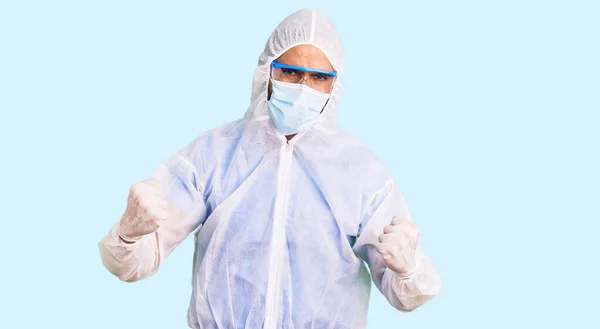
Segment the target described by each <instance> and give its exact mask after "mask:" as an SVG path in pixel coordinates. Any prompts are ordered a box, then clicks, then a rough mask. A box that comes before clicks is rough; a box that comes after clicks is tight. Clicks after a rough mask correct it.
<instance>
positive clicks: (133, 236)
mask: <svg viewBox="0 0 600 329" xmlns="http://www.w3.org/2000/svg"><path fill="white" fill-rule="evenodd" d="M167 207H168V203H167V201H166V200H165V194H164V191H163V189H162V187H161V186H160V183H159V182H158V181H157V180H156V179H154V178H151V179H148V180H144V181H142V182H139V183H137V184H135V185H133V186H132V187H131V189H130V191H129V197H128V199H127V208H126V209H125V213H124V214H123V217H121V220H120V221H119V236H120V237H121V239H122V240H123V241H125V242H129V243H133V242H135V241H137V240H139V239H140V238H141V237H142V236H144V235H146V234H150V233H153V232H155V231H156V230H157V229H158V228H159V226H160V224H161V222H162V221H164V220H166V219H167V217H168V216H169V213H168V211H167Z"/></svg>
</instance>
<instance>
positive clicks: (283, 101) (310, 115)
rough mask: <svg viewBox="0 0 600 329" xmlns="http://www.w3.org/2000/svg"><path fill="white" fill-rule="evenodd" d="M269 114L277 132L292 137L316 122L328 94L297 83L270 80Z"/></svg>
mask: <svg viewBox="0 0 600 329" xmlns="http://www.w3.org/2000/svg"><path fill="white" fill-rule="evenodd" d="M271 83H272V92H271V99H270V100H269V103H268V106H269V114H270V115H271V119H272V120H273V123H274V124H275V127H276V128H277V130H278V131H279V132H280V133H282V134H284V135H293V134H297V133H300V132H303V131H306V130H308V129H310V128H311V127H312V126H314V125H315V124H316V123H317V122H318V120H319V115H320V114H321V111H322V110H323V108H324V107H325V104H326V103H327V100H328V99H329V96H330V95H329V94H326V93H321V92H318V91H316V90H314V89H312V88H310V87H308V86H306V85H303V84H299V83H286V82H281V81H277V80H271Z"/></svg>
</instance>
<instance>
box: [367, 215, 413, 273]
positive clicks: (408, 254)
mask: <svg viewBox="0 0 600 329" xmlns="http://www.w3.org/2000/svg"><path fill="white" fill-rule="evenodd" d="M419 236H420V231H419V227H418V226H417V225H416V224H415V223H413V222H412V221H410V220H409V219H406V218H400V217H394V218H393V219H392V222H391V225H388V226H386V227H384V228H383V234H382V235H380V236H379V242H380V243H379V244H378V245H376V249H377V252H378V253H379V254H380V255H381V256H382V257H383V262H384V263H385V266H387V267H388V268H389V269H391V270H392V271H394V272H395V273H396V275H398V277H400V278H401V279H407V278H410V277H411V276H412V274H413V273H414V271H415V269H416V267H417V257H416V251H417V247H418V246H419V243H420V242H419Z"/></svg>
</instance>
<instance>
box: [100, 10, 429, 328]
mask: <svg viewBox="0 0 600 329" xmlns="http://www.w3.org/2000/svg"><path fill="white" fill-rule="evenodd" d="M298 44H313V45H315V46H317V47H319V48H320V49H321V50H323V52H324V53H325V54H326V55H327V56H328V58H329V59H330V62H331V63H332V65H333V66H334V68H335V69H336V71H337V72H338V73H340V74H342V73H343V60H342V48H341V45H340V42H339V38H338V36H337V33H336V32H335V29H334V28H333V26H332V24H331V23H330V22H329V20H328V19H327V18H326V17H325V16H323V15H322V14H320V13H319V12H317V11H314V10H301V11H299V12H296V13H294V14H292V15H291V16H290V17H288V18H287V19H285V20H284V21H283V22H282V23H281V24H280V26H278V27H277V29H276V30H275V31H274V32H273V34H272V35H271V37H270V38H269V40H268V42H267V45H266V47H265V50H264V52H263V54H262V55H261V56H260V61H259V66H258V68H257V70H256V73H255V76H254V85H253V89H252V90H253V94H252V103H251V106H250V108H249V109H248V110H247V113H246V115H245V117H244V118H243V119H240V120H237V121H235V122H232V123H229V124H226V125H224V126H222V127H219V128H217V129H215V130H212V131H209V132H207V133H205V134H203V135H201V136H199V137H198V138H197V139H196V140H194V141H193V142H191V143H190V144H189V145H187V146H186V147H185V148H183V149H182V150H181V151H180V152H178V153H177V154H176V155H175V156H173V157H172V158H171V159H170V160H168V161H166V162H165V163H164V164H163V165H162V166H161V167H160V169H159V170H158V171H157V173H156V175H155V178H156V179H158V180H159V181H160V182H161V184H162V186H164V188H165V192H166V197H167V201H169V202H171V203H172V204H174V205H175V206H176V207H177V208H179V210H181V212H182V213H185V214H186V216H185V219H184V220H182V221H181V220H180V221H177V222H175V223H173V224H171V225H170V226H169V225H161V227H160V228H159V229H158V230H157V231H156V232H155V233H153V234H150V235H146V236H144V237H143V238H142V239H141V240H140V241H138V242H136V243H135V244H132V245H131V244H129V245H128V244H124V243H122V242H121V241H119V239H118V235H117V232H116V229H115V228H114V227H113V229H111V231H110V232H109V234H108V235H107V236H106V237H105V239H104V240H103V241H102V242H101V243H100V250H101V254H102V258H103V262H104V264H105V266H106V267H107V268H108V269H109V270H110V271H111V272H112V273H114V274H115V275H117V276H119V278H121V279H122V280H125V281H136V280H140V279H143V278H145V277H148V276H150V275H152V274H153V273H155V271H156V270H157V268H158V267H159V266H160V265H161V264H162V262H163V261H164V260H165V259H166V258H167V257H168V255H169V253H170V252H171V251H172V250H173V249H174V248H175V247H176V246H177V245H178V244H179V243H181V241H183V240H184V239H185V238H186V237H187V236H188V235H189V234H191V233H192V232H194V231H195V233H194V240H195V253H194V271H193V276H192V278H193V282H192V294H191V301H190V306H189V312H188V323H189V325H190V327H192V328H203V329H216V328H220V329H231V328H266V329H271V328H286V329H291V328H295V329H301V328H302V329H304V328H337V329H342V328H344V329H350V328H352V329H354V328H364V327H365V326H366V317H367V310H368V303H369V294H370V283H371V282H370V280H371V278H372V279H373V281H374V282H375V285H376V286H377V288H378V289H379V290H381V291H382V292H383V294H384V295H385V296H386V298H387V299H388V300H389V301H390V303H391V304H392V305H393V306H395V307H396V308H398V309H400V310H407V311H408V310H412V309H414V308H416V307H418V306H420V305H422V304H423V303H425V302H426V301H427V300H429V299H431V298H432V297H433V296H435V295H436V294H437V292H438V290H439V289H440V280H439V277H438V275H437V272H436V270H435V268H434V267H433V265H432V264H431V262H430V261H429V259H428V258H427V257H426V256H425V255H424V254H423V252H422V250H419V252H418V257H419V258H418V265H417V268H416V269H415V272H414V275H413V276H412V277H411V278H408V279H400V278H399V277H398V276H396V275H395V273H394V272H392V271H391V270H389V269H387V268H386V267H385V265H384V264H383V259H382V258H381V256H380V255H379V254H378V253H377V251H376V249H375V246H376V244H377V243H378V241H377V239H378V236H379V235H380V234H381V233H382V231H383V227H384V226H386V225H389V224H390V222H391V221H392V218H393V217H394V216H404V217H406V216H408V210H407V207H406V205H405V202H404V200H403V198H402V195H401V193H400V192H399V190H398V189H397V187H396V185H395V184H394V181H393V179H392V176H391V175H390V173H389V172H388V171H387V169H386V168H385V166H384V165H382V163H381V162H380V161H379V160H378V159H377V158H376V157H375V156H374V155H373V154H372V153H371V152H370V151H369V150H368V149H367V148H365V147H364V146H363V145H362V144H360V143H359V142H358V141H356V140H355V139H353V138H352V137H350V136H348V135H347V134H345V133H343V132H341V131H339V130H338V127H337V123H336V115H335V109H336V104H337V100H338V99H339V96H340V93H341V84H340V79H337V81H336V84H335V86H334V90H333V94H332V100H330V101H329V102H328V104H327V106H326V108H325V110H324V112H323V114H322V115H323V118H322V120H320V121H319V123H318V124H317V125H315V126H314V127H313V128H312V129H309V130H308V131H306V132H304V133H301V134H299V135H297V136H295V137H294V138H293V139H291V140H290V141H289V142H287V140H286V139H285V137H284V136H283V135H281V134H279V133H278V132H277V130H276V129H275V127H274V125H273V123H272V121H271V120H270V118H269V116H268V109H267V83H268V79H269V66H270V62H271V61H272V60H274V59H276V58H277V57H278V56H279V55H281V54H282V53H283V52H285V51H286V50H287V49H289V48H291V47H293V46H295V45H298ZM366 265H367V266H368V267H369V269H370V273H369V271H368V270H367V266H366Z"/></svg>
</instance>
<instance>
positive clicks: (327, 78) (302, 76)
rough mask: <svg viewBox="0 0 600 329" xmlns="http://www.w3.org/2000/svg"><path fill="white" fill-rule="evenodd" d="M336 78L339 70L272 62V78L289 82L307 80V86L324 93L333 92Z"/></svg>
mask: <svg viewBox="0 0 600 329" xmlns="http://www.w3.org/2000/svg"><path fill="white" fill-rule="evenodd" d="M336 78H337V72H329V71H321V70H314V69H307V68H304V67H299V66H291V65H285V64H280V63H277V62H275V61H273V62H271V79H273V80H277V81H281V82H288V83H302V81H306V85H307V86H309V87H310V88H312V89H314V90H317V91H320V92H323V93H329V92H331V90H332V89H333V84H334V83H335V79H336Z"/></svg>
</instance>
